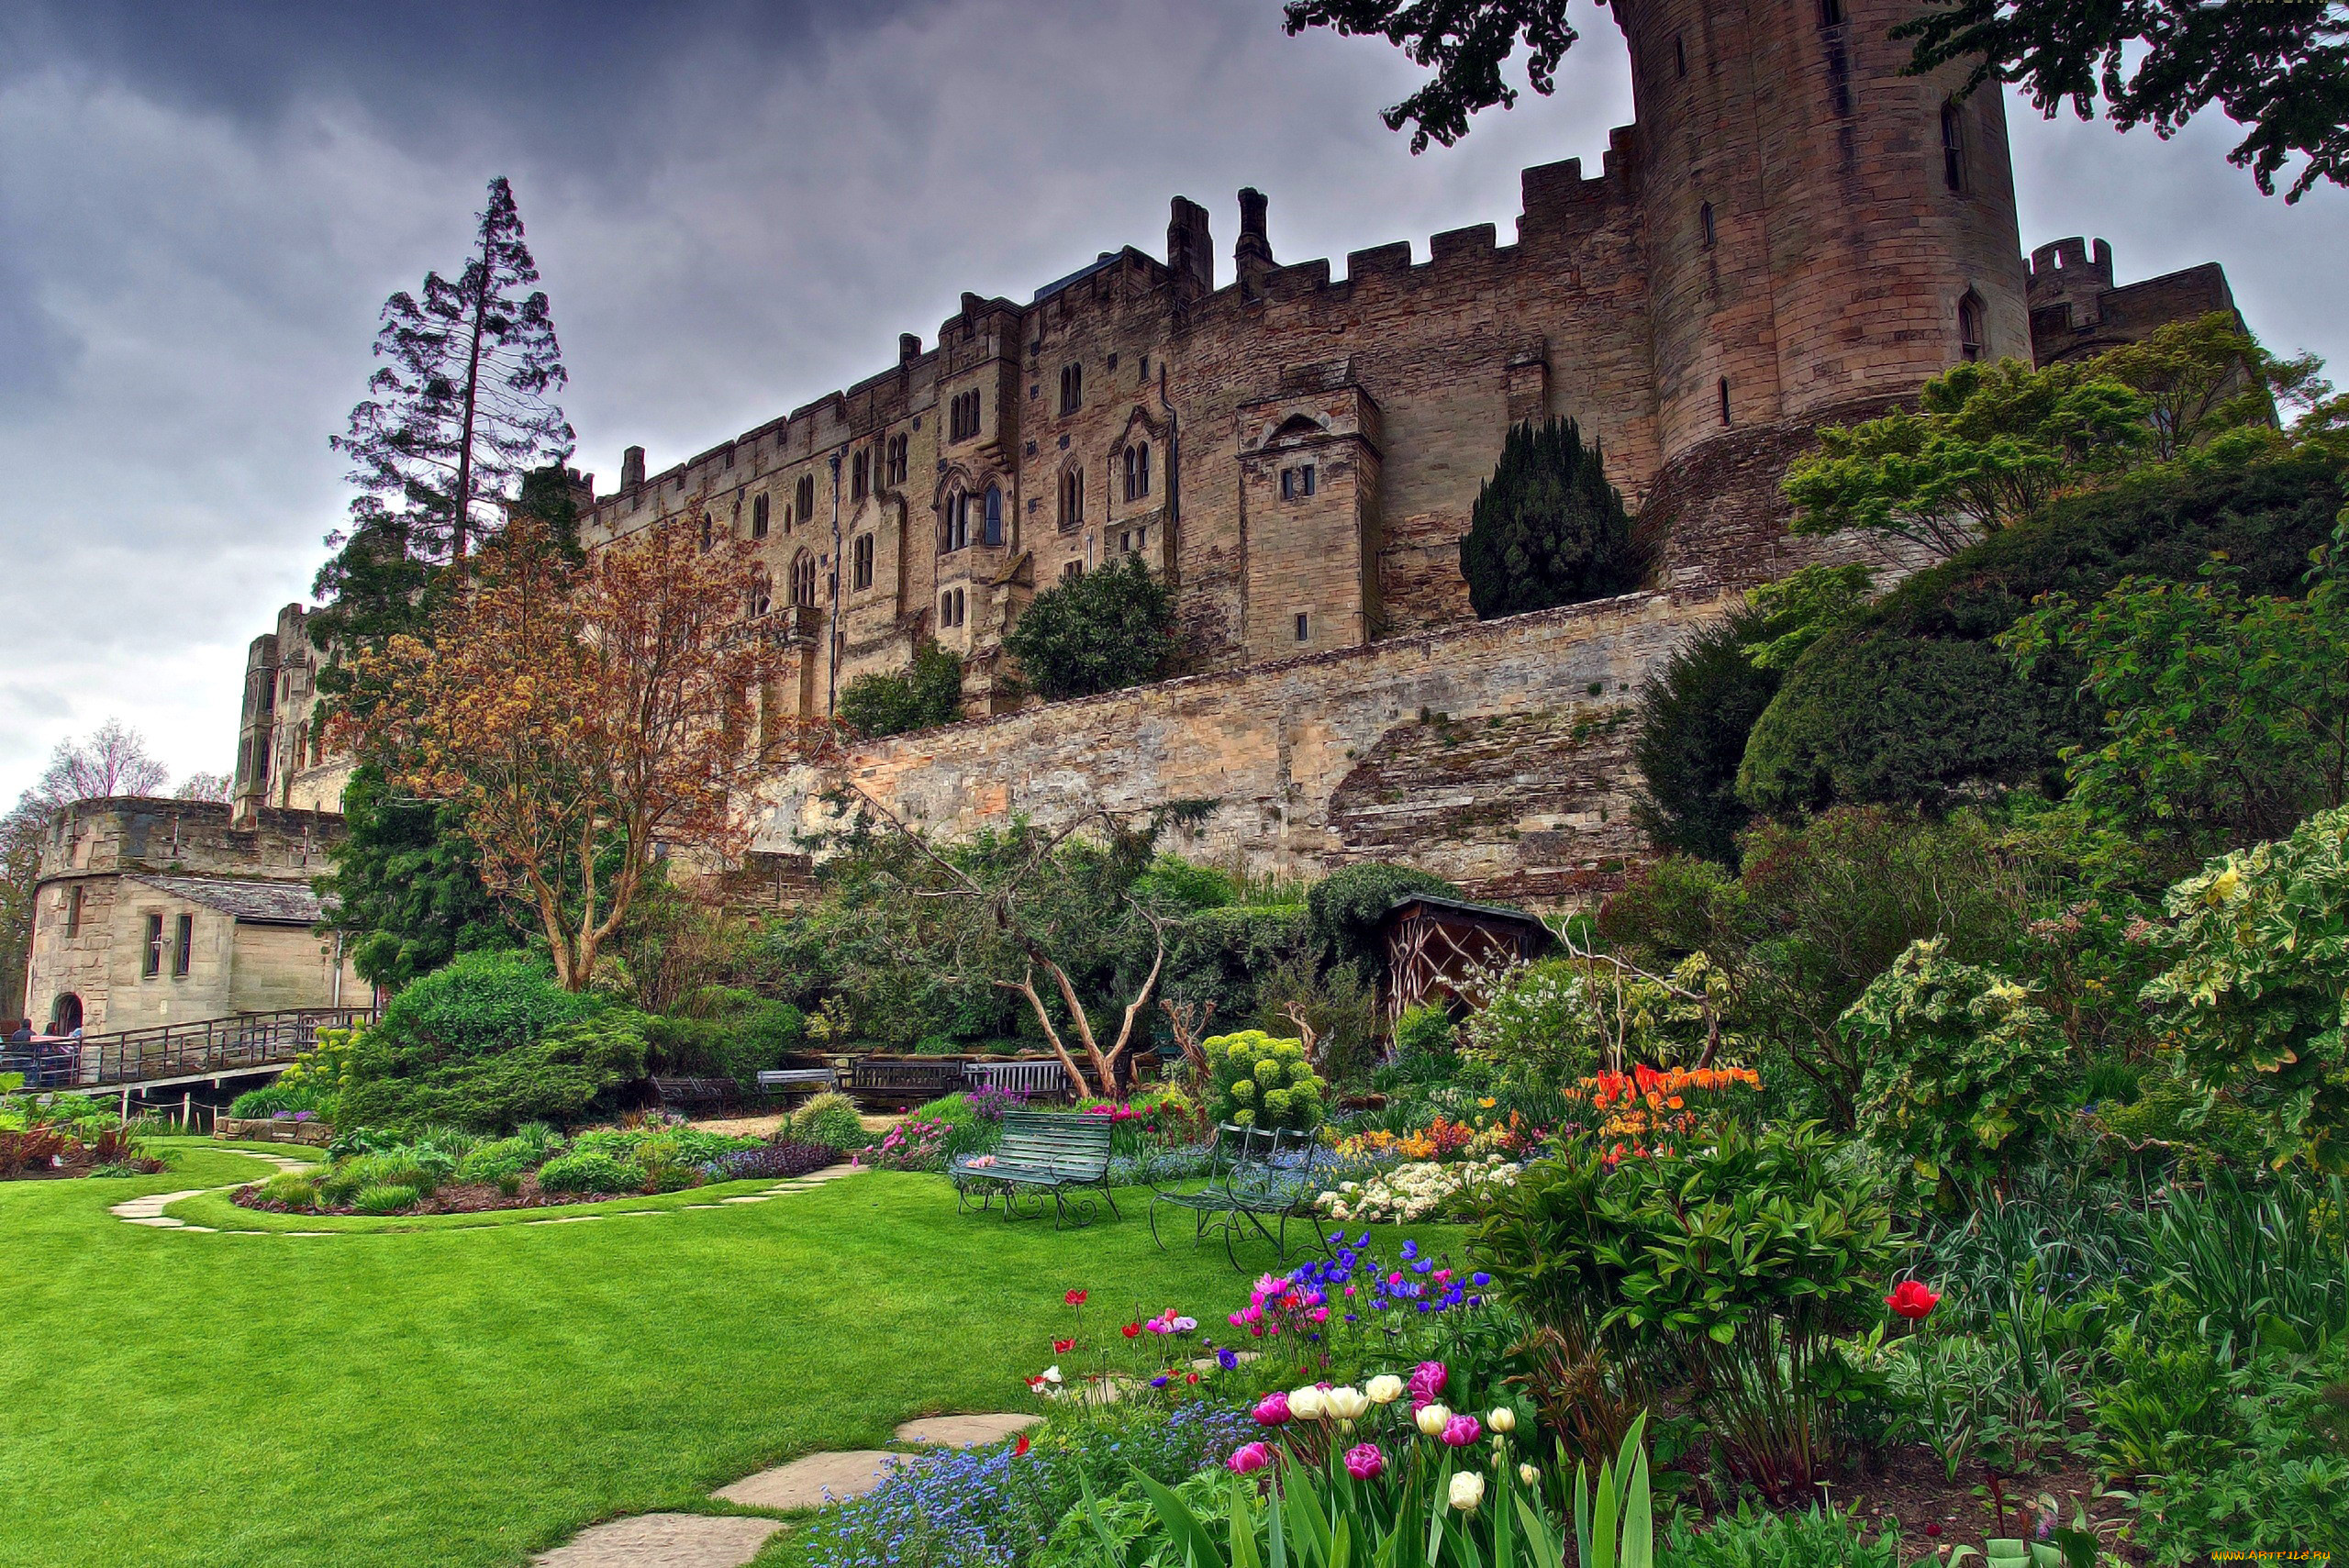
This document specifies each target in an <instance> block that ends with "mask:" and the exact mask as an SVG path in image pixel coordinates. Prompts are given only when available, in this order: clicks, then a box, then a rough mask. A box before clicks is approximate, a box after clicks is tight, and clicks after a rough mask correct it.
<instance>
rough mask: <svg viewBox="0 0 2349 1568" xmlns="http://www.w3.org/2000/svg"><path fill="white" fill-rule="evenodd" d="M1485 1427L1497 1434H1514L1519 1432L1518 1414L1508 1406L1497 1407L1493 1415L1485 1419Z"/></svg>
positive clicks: (1494, 1408)
mask: <svg viewBox="0 0 2349 1568" xmlns="http://www.w3.org/2000/svg"><path fill="white" fill-rule="evenodd" d="M1485 1425H1486V1426H1488V1427H1490V1428H1492V1429H1493V1430H1495V1431H1497V1432H1513V1431H1515V1430H1517V1412H1516V1411H1514V1410H1512V1409H1510V1408H1509V1407H1508V1406H1506V1405H1496V1406H1494V1407H1493V1413H1492V1414H1491V1415H1489V1416H1487V1417H1486V1418H1485Z"/></svg>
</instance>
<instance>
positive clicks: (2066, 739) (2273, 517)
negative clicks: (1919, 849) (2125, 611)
mask: <svg viewBox="0 0 2349 1568" xmlns="http://www.w3.org/2000/svg"><path fill="white" fill-rule="evenodd" d="M2242 456H2243V454H2241V453H2237V454H2234V455H2233V456H2232V457H2230V456H2229V455H2227V454H2225V453H2219V452H2213V453H2211V454H2210V455H2209V456H2207V457H2205V456H2199V455H2197V456H2193V457H2190V458H2189V459H2188V460H2187V461H2183V462H2174V463H2165V464H2160V465H2156V466H2154V467H2153V468H2149V469H2147V470H2145V471H2143V472H2142V473H2137V474H2133V475H2131V476H2128V477H2127V478H2125V479H2123V480H2122V481H2121V482H2119V483H2117V484H2114V485H2112V486H2111V487H2110V488H2108V489H2104V490H2100V491H2096V492H2091V493H2089V494H2086V495H2075V496H2068V497H2065V499H2063V500H2060V501H2058V502H2055V503H2054V504H2053V505H2051V506H2048V507H2046V508H2045V509H2044V510H2043V512H2042V513H2041V514H2040V515H2039V516H2037V517H2032V519H2030V520H2029V521H2028V522H2025V523H2022V524H2020V525H2018V526H2016V527H2014V528H2009V529H2006V530H2004V531H2002V532H2000V533H1997V534H1993V535H1991V536H1990V537H1989V538H1987V539H1983V540H1982V541H1981V542H1979V543H1978V544H1975V545H1972V546H1969V547H1968V548H1967V549H1965V550H1963V551H1961V552H1960V553H1959V554H1958V555H1957V556H1955V557H1954V558H1953V559H1952V560H1950V561H1949V562H1944V563H1943V565H1941V566H1938V567H1934V568H1932V570H1930V571H1926V572H1920V573H1917V574H1916V575H1914V576H1912V577H1910V578H1909V579H1908V580H1907V581H1905V582H1903V583H1902V584H1900V585H1899V586H1898V587H1897V588H1895V589H1894V590H1893V591H1892V592H1890V593H1888V594H1887V595H1885V596H1884V597H1883V598H1882V599H1880V600H1878V601H1876V603H1875V604H1874V605H1872V606H1867V607H1866V608H1865V610H1863V611H1860V612H1859V613H1858V614H1857V616H1856V617H1855V618H1854V620H1853V621H1852V622H1850V623H1849V624H1847V625H1845V626H1842V627H1841V628H1837V629H1834V630H1832V631H1830V632H1829V633H1827V634H1826V635H1825V636H1824V637H1823V638H1821V639H1820V640H1819V642H1818V643H1817V644H1816V645H1814V646H1813V647H1811V648H1810V649H1809V651H1807V652H1805V653H1804V654H1803V655H1802V656H1801V657H1800V658H1798V660H1797V661H1796V662H1795V663H1794V665H1793V667H1792V668H1791V669H1789V670H1788V671H1787V674H1786V677H1785V681H1784V684H1782V685H1781V686H1780V688H1779V690H1778V692H1777V695H1776V696H1774V697H1773V698H1772V699H1771V701H1770V705H1769V706H1768V707H1767V708H1766V709H1765V711H1764V713H1763V716H1762V717H1761V718H1760V719H1759V720H1758V721H1757V722H1756V723H1755V725H1754V727H1753V731H1752V733H1751V735H1750V737H1749V738H1748V739H1747V740H1746V743H1745V748H1744V753H1743V757H1742V762H1740V764H1739V774H1738V785H1737V791H1738V795H1739V798H1741V799H1742V800H1743V801H1744V802H1745V803H1746V804H1747V805H1749V806H1753V807H1755V808H1757V809H1759V810H1763V811H1766V812H1784V811H1791V810H1800V809H1813V810H1815V809H1818V808H1820V807H1822V806H1826V805H1829V804H1830V803H1832V802H1835V801H1846V802H1855V801H1878V802H1904V801H1905V802H1916V803H1922V804H1928V805H1932V804H1938V803H1942V802H1944V801H1946V800H1948V799H1949V798H1951V796H1952V795H1953V794H1954V793H1955V792H1957V791H1959V790H1961V789H1964V788H1965V787H1968V786H1969V785H1971V784H1978V783H1981V782H1985V781H1987V782H1995V783H2005V784H2013V783H2020V782H2025V781H2029V780H2032V779H2035V778H2041V777H2046V778H2048V779H2049V780H2050V781H2051V782H2059V781H2056V779H2055V769H2056V766H2057V763H2058V761H2059V757H2058V753H2059V751H2060V750H2061V748H2063V747H2064V746H2065V745H2067V744H2070V745H2079V744H2085V743H2087V741H2088V740H2090V739H2091V738H2092V737H2093V736H2094V735H2095V734H2096V730H2097V725H2098V719H2099V709H2098V708H2097V707H2095V706H2093V704H2092V702H2090V701H2089V700H2087V699H2084V698H2083V696H2082V695H2080V693H2079V690H2078V688H2079V684H2080V681H2081V680H2082V678H2083V676H2084V674H2085V671H2084V669H2083V668H2082V666H2081V664H2080V662H2079V661H2078V659H2077V658H2076V656H2075V655H2072V654H2070V653H2067V652H2061V651H2058V653H2059V654H2060V656H2058V657H2050V658H2048V659H2046V660H2043V661H2042V662H2039V663H2038V664H2036V665H2035V666H2034V668H2033V670H2032V673H2031V674H2030V675H2029V676H2028V677H2026V676H2025V675H2024V674H2022V673H2020V672H2018V671H2017V670H2016V668H2015V667H2014V665H2013V663H2012V662H2011V661H2009V660H2008V659H2007V658H2006V657H2005V656H2004V655H2003V654H2001V653H2000V652H1999V651H1998V649H1997V648H1996V647H1995V646H1994V645H1993V643H1992V642H1991V639H1994V638H1996V637H1997V636H1998V634H1999V633H2000V632H2003V631H2005V630H2006V629H2007V628H2009V627H2011V626H2013V625H2014V624H2015V623H2016V622H2017V621H2018V620H2020V619H2021V617H2023V616H2024V615H2025V614H2027V613H2028V612H2029V610H2030V608H2031V605H2032V600H2033V599H2035V598H2037V597H2038V596H2039V595H2043V594H2053V593H2061V594H2066V595H2071V597H2072V598H2073V599H2075V600H2076V601H2080V602H2086V601H2088V600H2093V599H2095V598H2097V597H2098V596H2099V595H2102V594H2104V593H2105V592H2106V591H2107V590H2109V589H2110V588H2112V587H2113V586H2114V585H2115V584H2118V583H2120V582H2121V580H2123V579H2124V578H2128V577H2132V576H2138V577H2156V578H2163V579H2167V580H2169V581H2172V582H2181V581H2182V582H2191V581H2194V580H2195V579H2196V577H2197V575H2198V574H2199V572H2200V570H2201V568H2202V567H2203V566H2204V565H2205V564H2206V563H2207V562H2210V559H2211V557H2212V556H2213V555H2214V554H2218V555H2222V556H2224V557H2225V558H2226V559H2227V560H2228V561H2229V562H2231V563H2232V566H2233V567H2234V568H2235V570H2237V571H2238V572H2240V573H2242V574H2243V576H2242V584H2241V585H2242V587H2243V590H2244V591H2245V592H2246V593H2259V594H2283V595H2293V594H2297V593H2299V592H2301V591H2302V590H2303V581H2302V580H2303V578H2304V576H2305V573H2306V571H2307V565H2308V560H2309V553H2310V550H2313V549H2315V548H2316V547H2318V546H2319V545H2321V544H2322V543H2323V542H2324V540H2325V539H2326V538H2327V537H2328V536H2329V534H2330V533H2331V530H2332V521H2333V517H2334V516H2335V514H2337V513H2338V512H2339V511H2340V509H2341V506H2342V504H2343V483H2342V470H2341V464H2340V462H2339V461H2338V460H2337V459H2336V458H2335V457H2334V456H2333V455H2332V454H2331V453H2330V452H2329V451H2327V450H2323V449H2322V448H2321V446H2318V445H2313V444H2310V443H2302V444H2301V445H2299V446H2298V447H2295V448H2291V449H2288V450H2266V449H2265V448H2262V449H2260V450H2257V451H2256V453H2255V454H2254V455H2252V456H2251V457H2250V458H2249V460H2248V461H2236V460H2235V459H2236V458H2240V457H2242Z"/></svg>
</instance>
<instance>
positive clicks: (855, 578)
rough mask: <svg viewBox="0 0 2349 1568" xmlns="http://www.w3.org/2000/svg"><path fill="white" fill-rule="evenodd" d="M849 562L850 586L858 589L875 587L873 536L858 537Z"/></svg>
mask: <svg viewBox="0 0 2349 1568" xmlns="http://www.w3.org/2000/svg"><path fill="white" fill-rule="evenodd" d="M849 561H850V568H849V581H850V584H852V586H854V587H856V588H858V589H864V588H870V587H871V586H873V536H872V535H871V534H859V535H857V536H856V544H855V546H854V547H853V549H852V550H851V551H850V554H849Z"/></svg>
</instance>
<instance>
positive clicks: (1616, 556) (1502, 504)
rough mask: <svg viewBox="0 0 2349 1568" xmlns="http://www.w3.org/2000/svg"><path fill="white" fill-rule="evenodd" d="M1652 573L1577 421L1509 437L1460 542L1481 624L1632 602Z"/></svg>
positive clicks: (1522, 429) (1525, 427) (1529, 427)
mask: <svg viewBox="0 0 2349 1568" xmlns="http://www.w3.org/2000/svg"><path fill="white" fill-rule="evenodd" d="M1648 564H1649V562H1648V551H1647V550H1645V549H1644V548H1642V544H1641V541H1640V540H1639V539H1637V537H1636V536H1635V534H1634V532H1633V529H1632V527H1631V515H1630V514H1629V513H1627V512H1626V511H1624V509H1623V497H1622V495H1621V494H1620V493H1619V492H1618V491H1617V490H1616V488H1615V487H1614V486H1613V485H1612V484H1608V483H1607V473H1606V470H1605V468H1604V467H1603V465H1602V464H1601V463H1600V462H1599V457H1598V448H1597V447H1586V446H1585V445H1583V439H1582V431H1581V429H1580V428H1578V427H1577V426H1576V425H1575V422H1574V421H1573V420H1571V419H1563V420H1561V419H1553V420H1550V421H1549V422H1548V423H1546V424H1543V425H1538V426H1537V425H1534V424H1532V423H1531V422H1529V423H1526V424H1522V425H1520V426H1518V427H1516V428H1514V429H1512V430H1510V431H1509V433H1508V440H1507V441H1506V442H1505V443H1504V444H1503V445H1502V447H1501V461H1500V463H1499V466H1497V467H1496V468H1495V469H1494V470H1493V476H1492V478H1490V479H1488V480H1486V482H1485V484H1484V487H1483V488H1482V489H1481V490H1479V491H1478V492H1477V493H1476V509H1475V512H1474V513H1473V514H1472V515H1471V517H1470V520H1469V524H1468V531H1467V532H1466V533H1465V534H1464V535H1462V536H1461V539H1460V574H1461V575H1462V576H1464V577H1465V578H1466V579H1467V580H1468V602H1469V604H1470V605H1472V606H1475V611H1476V617H1477V618H1478V619H1479V620H1491V619H1492V618H1493V617H1496V616H1514V615H1523V614H1524V613H1525V612H1526V611H1528V610H1546V609H1549V608H1551V607H1553V606H1557V605H1574V604H1580V603H1582V602H1583V601H1584V600H1586V599H1604V598H1609V597H1611V596H1613V595H1617V594H1628V593H1630V592H1631V591H1632V590H1633V589H1635V588H1637V587H1638V586H1639V585H1640V584H1641V581H1642V579H1643V578H1645V577H1646V575H1647V571H1648Z"/></svg>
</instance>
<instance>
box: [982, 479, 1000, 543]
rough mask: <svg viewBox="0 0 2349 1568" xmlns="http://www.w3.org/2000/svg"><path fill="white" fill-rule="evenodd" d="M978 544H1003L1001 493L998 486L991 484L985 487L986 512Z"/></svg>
mask: <svg viewBox="0 0 2349 1568" xmlns="http://www.w3.org/2000/svg"><path fill="white" fill-rule="evenodd" d="M979 542H980V543H982V544H1001V543H1002V542H1003V491H1002V489H1001V488H1000V487H999V486H996V485H993V484H990V485H988V486H987V496H986V510H985V516H984V520H983V521H982V522H981V524H980V530H979Z"/></svg>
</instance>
